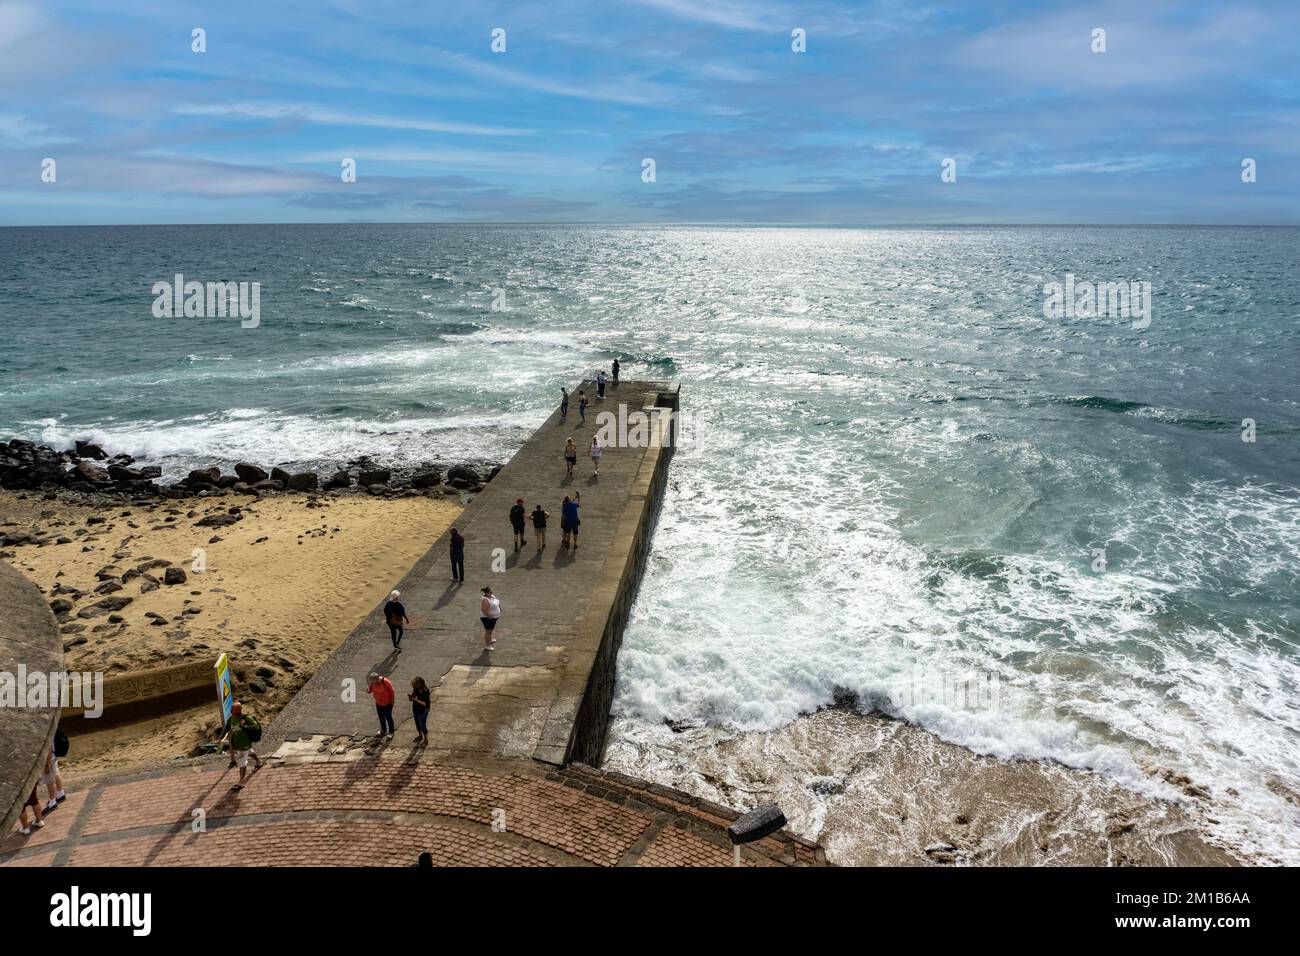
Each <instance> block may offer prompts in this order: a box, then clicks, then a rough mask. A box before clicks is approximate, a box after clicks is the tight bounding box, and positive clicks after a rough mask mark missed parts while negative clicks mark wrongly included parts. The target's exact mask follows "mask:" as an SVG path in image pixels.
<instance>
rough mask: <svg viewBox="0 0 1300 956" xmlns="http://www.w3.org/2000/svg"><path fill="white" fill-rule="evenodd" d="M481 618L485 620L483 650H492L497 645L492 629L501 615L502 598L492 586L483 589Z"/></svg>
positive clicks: (480, 608)
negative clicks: (494, 592)
mask: <svg viewBox="0 0 1300 956" xmlns="http://www.w3.org/2000/svg"><path fill="white" fill-rule="evenodd" d="M478 609H479V614H480V615H481V616H480V617H479V620H480V621H482V622H483V650H485V651H490V650H492V648H494V647H496V646H497V642H496V638H494V637H493V636H492V631H493V629H494V628H496V626H497V619H498V618H499V617H501V600H500V599H499V598H498V597H497V596H496V595H495V594H493V593H492V589H491V588H484V589H483V600H481V601H479V602H478Z"/></svg>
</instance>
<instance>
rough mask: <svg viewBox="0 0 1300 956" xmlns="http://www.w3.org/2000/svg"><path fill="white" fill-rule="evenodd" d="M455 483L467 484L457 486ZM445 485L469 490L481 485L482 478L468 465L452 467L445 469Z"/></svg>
mask: <svg viewBox="0 0 1300 956" xmlns="http://www.w3.org/2000/svg"><path fill="white" fill-rule="evenodd" d="M457 481H464V482H467V484H465V485H458V484H456V482H457ZM447 484H449V485H451V486H452V487H454V488H461V487H465V488H469V487H473V486H474V485H481V484H483V476H482V475H480V474H479V473H478V471H477V470H475V469H474V468H472V467H471V466H469V465H452V466H451V467H450V468H448V469H447Z"/></svg>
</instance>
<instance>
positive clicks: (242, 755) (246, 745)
mask: <svg viewBox="0 0 1300 956" xmlns="http://www.w3.org/2000/svg"><path fill="white" fill-rule="evenodd" d="M225 731H226V732H225V734H224V735H223V736H222V738H221V740H219V741H218V742H217V749H218V750H220V749H221V745H222V744H223V743H225V742H226V740H227V739H228V740H229V741H230V766H231V767H238V768H239V783H237V784H235V785H234V786H233V787H231V788H230V789H231V790H243V789H244V778H245V777H246V776H247V775H248V758H249V757H250V756H252V758H253V761H254V767H253V769H254V770H261V769H262V758H261V757H259V756H258V755H257V751H256V750H254V749H253V744H255V743H257V742H258V741H259V740H261V739H262V724H261V722H260V721H258V719H257V718H256V717H254V716H253V715H252V714H246V713H244V708H243V705H242V704H240V702H239V701H235V702H234V703H233V704H231V705H230V716H229V717H227V718H226V727H225Z"/></svg>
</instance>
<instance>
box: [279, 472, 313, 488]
mask: <svg viewBox="0 0 1300 956" xmlns="http://www.w3.org/2000/svg"><path fill="white" fill-rule="evenodd" d="M284 486H285V488H286V489H288V490H289V491H315V490H316V475H315V473H314V472H310V471H304V472H301V473H300V474H297V475H290V476H289V480H288V481H286V482H285V483H284Z"/></svg>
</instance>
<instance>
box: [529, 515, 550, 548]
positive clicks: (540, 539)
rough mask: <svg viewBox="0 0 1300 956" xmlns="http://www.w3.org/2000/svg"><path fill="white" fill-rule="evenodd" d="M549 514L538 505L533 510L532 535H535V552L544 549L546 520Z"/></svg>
mask: <svg viewBox="0 0 1300 956" xmlns="http://www.w3.org/2000/svg"><path fill="white" fill-rule="evenodd" d="M550 516H551V513H550V512H549V511H547V510H546V509H545V508H543V507H542V506H541V505H538V506H537V507H536V508H534V509H533V534H535V535H537V550H538V551H541V550H542V548H544V547H546V519H547V518H549V517H550Z"/></svg>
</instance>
